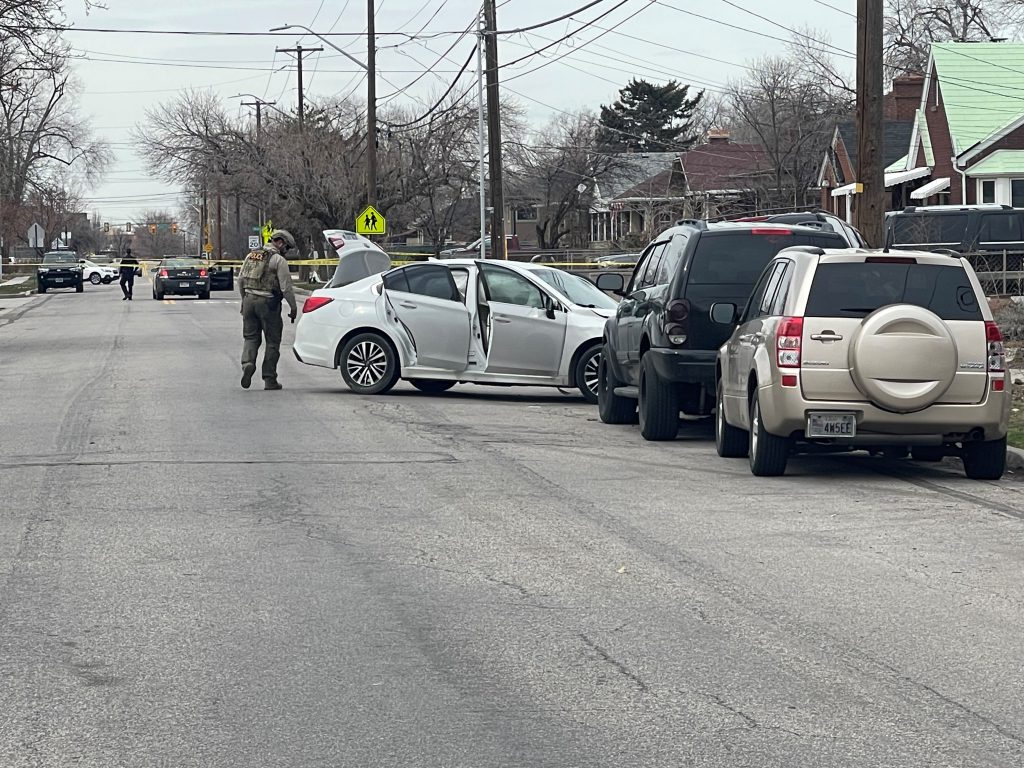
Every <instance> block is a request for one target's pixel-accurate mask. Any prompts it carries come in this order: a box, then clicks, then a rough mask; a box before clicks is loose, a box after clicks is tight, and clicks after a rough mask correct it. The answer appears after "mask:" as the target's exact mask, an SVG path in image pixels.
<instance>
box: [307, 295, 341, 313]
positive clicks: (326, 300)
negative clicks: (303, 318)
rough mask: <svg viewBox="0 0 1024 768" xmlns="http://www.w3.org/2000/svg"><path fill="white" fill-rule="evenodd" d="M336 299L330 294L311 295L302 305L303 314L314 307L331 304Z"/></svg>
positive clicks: (318, 307)
mask: <svg viewBox="0 0 1024 768" xmlns="http://www.w3.org/2000/svg"><path fill="white" fill-rule="evenodd" d="M332 301H334V299H332V298H331V297H330V296H310V297H309V298H308V299H306V301H305V302H304V303H303V305H302V314H306V313H307V312H312V311H313V310H314V309H320V307H323V306H326V305H328V304H330V303H331V302H332Z"/></svg>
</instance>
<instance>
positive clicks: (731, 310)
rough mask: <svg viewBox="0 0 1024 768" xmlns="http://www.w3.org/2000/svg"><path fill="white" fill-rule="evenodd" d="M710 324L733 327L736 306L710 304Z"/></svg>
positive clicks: (721, 303)
mask: <svg viewBox="0 0 1024 768" xmlns="http://www.w3.org/2000/svg"><path fill="white" fill-rule="evenodd" d="M711 322H713V323H718V324H719V325H734V324H735V323H736V305H735V304H730V303H729V302H724V301H718V302H715V303H714V304H712V305H711Z"/></svg>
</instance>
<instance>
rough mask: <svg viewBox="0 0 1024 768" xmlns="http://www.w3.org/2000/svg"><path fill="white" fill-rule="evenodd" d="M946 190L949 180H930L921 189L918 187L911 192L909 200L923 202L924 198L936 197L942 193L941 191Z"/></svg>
mask: <svg viewBox="0 0 1024 768" xmlns="http://www.w3.org/2000/svg"><path fill="white" fill-rule="evenodd" d="M946 189H949V179H947V178H942V179H932V180H931V181H929V182H928V183H927V184H925V185H924V186H923V187H918V188H917V189H915V190H914V191H913V192H911V193H910V199H911V200H925V199H926V198H929V197H931V196H932V195H937V194H938V193H939V192H942V191H943V190H946Z"/></svg>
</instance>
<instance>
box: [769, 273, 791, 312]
mask: <svg viewBox="0 0 1024 768" xmlns="http://www.w3.org/2000/svg"><path fill="white" fill-rule="evenodd" d="M793 271H794V267H793V262H791V261H787V262H786V265H785V268H784V270H783V273H782V277H781V278H780V280H779V289H778V290H777V291H776V292H775V299H774V300H773V301H772V305H771V308H770V309H769V310H768V314H769V315H770V316H772V317H778V316H780V315H782V314H784V312H785V309H786V298H787V297H788V296H789V286H790V285H791V284H792V282H793Z"/></svg>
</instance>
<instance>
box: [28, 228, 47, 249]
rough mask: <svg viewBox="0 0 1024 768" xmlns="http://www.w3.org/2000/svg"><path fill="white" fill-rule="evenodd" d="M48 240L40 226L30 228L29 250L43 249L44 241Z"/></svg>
mask: <svg viewBox="0 0 1024 768" xmlns="http://www.w3.org/2000/svg"><path fill="white" fill-rule="evenodd" d="M45 238H46V233H45V232H43V228H42V227H41V226H39V225H38V224H33V225H32V226H31V227H29V228H28V247H29V248H42V247H43V240H44V239H45Z"/></svg>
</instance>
